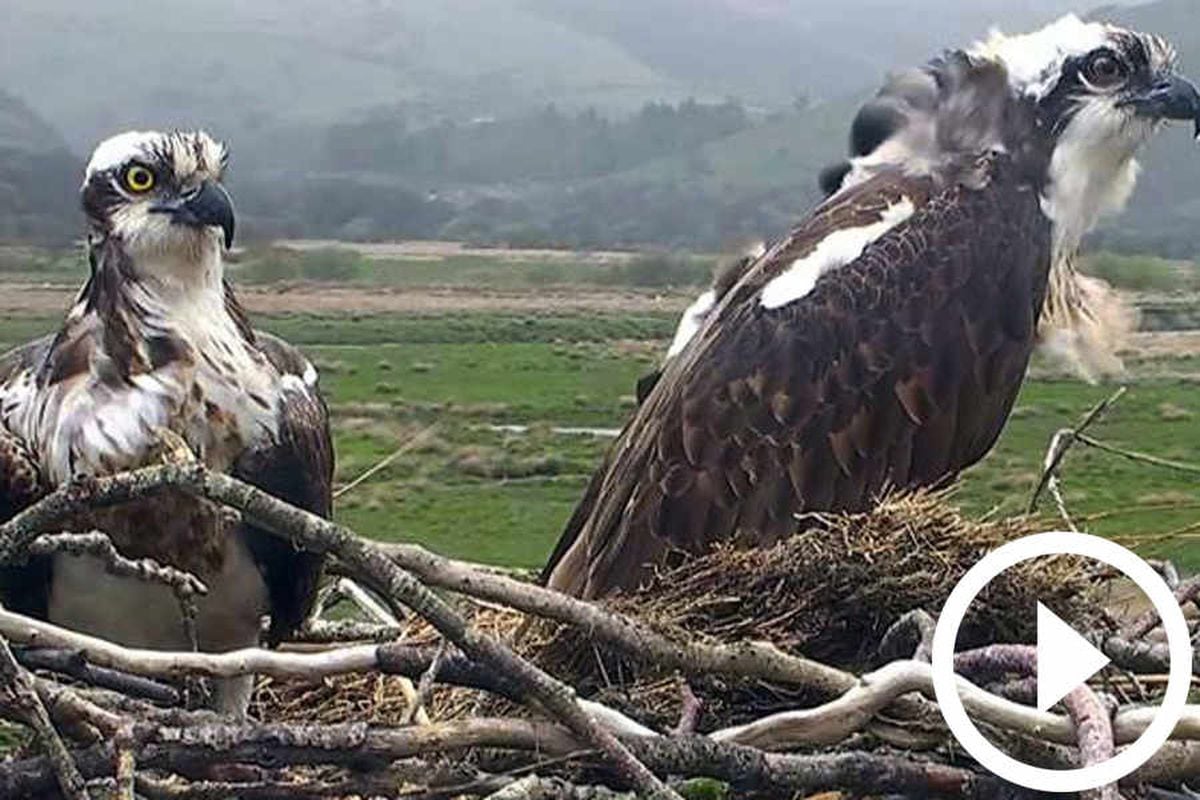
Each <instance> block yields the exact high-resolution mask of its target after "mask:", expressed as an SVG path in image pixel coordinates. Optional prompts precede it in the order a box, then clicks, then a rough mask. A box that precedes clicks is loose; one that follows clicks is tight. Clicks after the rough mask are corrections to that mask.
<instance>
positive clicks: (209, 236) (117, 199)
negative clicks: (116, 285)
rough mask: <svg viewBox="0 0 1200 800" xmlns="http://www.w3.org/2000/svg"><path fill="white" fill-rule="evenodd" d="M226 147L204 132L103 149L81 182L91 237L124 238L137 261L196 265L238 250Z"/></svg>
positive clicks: (144, 138) (123, 139)
mask: <svg viewBox="0 0 1200 800" xmlns="http://www.w3.org/2000/svg"><path fill="white" fill-rule="evenodd" d="M227 159H228V154H227V152H226V149H225V146H224V145H223V144H221V143H220V142H217V141H216V140H214V139H213V138H212V137H211V136H209V135H208V134H207V133H204V132H203V131H197V132H181V131H176V132H173V133H158V132H153V131H151V132H142V131H129V132H126V133H121V134H118V135H116V136H113V137H112V138H110V139H106V140H105V141H103V142H101V143H100V145H99V146H98V147H97V148H96V151H95V152H94V153H93V154H92V158H91V160H90V161H89V162H88V166H87V172H86V174H85V176H84V179H83V188H82V195H83V210H84V213H85V214H86V215H87V218H88V222H89V224H90V225H91V228H92V230H93V232H94V233H95V234H96V235H98V236H99V237H101V238H107V237H114V236H115V237H118V238H119V239H120V241H121V244H122V246H123V248H124V249H125V250H126V252H128V253H129V254H130V255H131V256H133V257H134V259H135V260H140V258H141V257H148V258H155V257H158V258H172V257H174V258H181V259H182V260H185V261H189V262H191V261H196V260H197V259H198V258H200V257H201V256H203V254H204V253H206V252H210V251H212V252H217V253H219V252H220V248H221V246H222V245H224V247H226V248H228V247H230V246H231V245H232V244H233V233H234V213H233V202H232V201H231V200H230V198H229V194H228V193H227V192H226V191H225V188H224V187H223V186H221V177H222V175H223V174H224V171H225V164H226V162H227Z"/></svg>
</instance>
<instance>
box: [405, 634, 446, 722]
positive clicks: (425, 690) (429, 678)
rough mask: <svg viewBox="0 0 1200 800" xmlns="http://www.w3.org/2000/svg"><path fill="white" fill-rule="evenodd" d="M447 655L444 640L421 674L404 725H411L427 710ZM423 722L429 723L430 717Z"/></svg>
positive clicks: (406, 711) (406, 710) (406, 712)
mask: <svg viewBox="0 0 1200 800" xmlns="http://www.w3.org/2000/svg"><path fill="white" fill-rule="evenodd" d="M445 657H446V642H445V641H442V642H441V644H439V645H438V648H437V652H435V653H434V654H433V660H432V661H430V662H429V669H427V670H425V672H424V673H422V674H421V682H420V683H418V684H417V694H416V697H414V698H413V699H412V701H411V702H410V703H409V705H408V708H407V709H405V711H404V717H403V724H404V725H411V724H412V722H413V720H414V719H415V718H416V717H417V715H418V714H421V712H422V711H424V710H425V706H426V705H428V704H429V698H430V696H431V695H432V694H433V684H434V681H436V680H437V676H438V671H439V670H441V668H442V659H444V658H445ZM422 724H424V725H428V724H429V720H428V718H425V719H424V721H423V722H422Z"/></svg>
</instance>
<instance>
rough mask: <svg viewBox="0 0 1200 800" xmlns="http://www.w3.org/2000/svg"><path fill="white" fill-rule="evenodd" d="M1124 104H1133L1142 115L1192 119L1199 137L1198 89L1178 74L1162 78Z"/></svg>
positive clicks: (1199, 99) (1199, 109)
mask: <svg viewBox="0 0 1200 800" xmlns="http://www.w3.org/2000/svg"><path fill="white" fill-rule="evenodd" d="M1124 105H1130V106H1133V107H1134V109H1135V110H1136V111H1137V113H1138V114H1139V115H1141V116H1144V117H1154V118H1155V119H1183V120H1192V121H1193V122H1194V123H1195V125H1196V138H1197V139H1200V91H1197V89H1196V86H1195V84H1193V83H1192V82H1191V81H1189V80H1188V79H1187V78H1183V77H1180V76H1178V75H1171V76H1169V77H1166V78H1163V79H1162V80H1160V81H1158V82H1157V83H1155V84H1154V85H1153V86H1151V87H1150V88H1149V89H1148V90H1147V91H1145V92H1143V93H1142V94H1140V95H1138V96H1136V97H1133V98H1131V99H1130V100H1127V101H1126V102H1125V103H1124Z"/></svg>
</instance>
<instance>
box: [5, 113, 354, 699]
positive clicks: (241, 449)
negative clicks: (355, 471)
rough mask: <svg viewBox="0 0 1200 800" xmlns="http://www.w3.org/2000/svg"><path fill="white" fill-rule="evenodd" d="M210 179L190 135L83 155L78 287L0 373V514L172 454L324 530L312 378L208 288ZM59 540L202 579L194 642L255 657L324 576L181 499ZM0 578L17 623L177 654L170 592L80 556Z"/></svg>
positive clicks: (98, 518) (218, 241) (217, 274)
mask: <svg viewBox="0 0 1200 800" xmlns="http://www.w3.org/2000/svg"><path fill="white" fill-rule="evenodd" d="M225 164H226V150H225V147H224V146H223V145H221V144H219V143H218V142H216V141H214V140H213V139H212V138H210V137H209V136H208V135H207V134H205V133H202V132H198V133H181V132H176V133H167V134H164V133H146V132H130V133H123V134H121V135H119V136H115V137H113V138H111V139H108V140H107V141H105V142H103V143H102V144H101V145H100V146H99V147H97V149H96V151H95V153H94V154H93V156H92V158H91V161H90V162H89V164H88V166H87V172H86V176H85V178H84V181H83V188H82V202H83V210H84V212H85V214H86V217H87V222H88V237H87V252H88V261H89V263H90V265H91V274H90V276H89V278H88V280H87V282H86V284H85V285H84V287H83V289H82V290H81V291H80V293H79V296H78V298H77V300H76V302H75V304H74V306H72V307H71V309H70V311H69V312H68V313H67V315H66V319H65V320H64V322H63V324H62V327H61V328H60V330H59V331H58V333H57V334H54V335H53V336H48V337H46V338H43V339H39V340H36V341H33V342H30V343H29V344H27V345H25V346H24V347H20V348H18V349H16V350H14V351H12V352H10V353H8V354H7V355H6V356H4V358H3V360H2V361H0V518H3V519H8V518H9V517H11V516H12V515H13V514H15V513H17V512H18V511H20V510H21V509H22V508H24V507H25V506H27V505H29V504H30V503H32V502H34V501H35V500H36V499H37V498H38V497H39V496H41V495H42V494H44V493H46V492H47V491H50V490H52V489H53V488H54V487H56V486H61V485H62V484H64V483H67V482H69V481H72V480H78V479H85V478H88V477H95V476H101V475H109V474H113V473H116V472H120V471H123V470H129V469H134V468H137V467H141V466H146V465H149V464H153V463H158V462H160V461H162V460H163V459H164V458H178V457H181V456H182V457H184V458H193V457H194V458H196V459H199V460H200V461H202V462H203V463H204V464H205V465H206V466H208V467H209V468H210V469H213V470H219V471H222V472H226V473H229V474H231V475H234V476H236V477H238V478H241V479H242V480H245V481H247V482H249V483H252V484H255V485H256V486H258V487H260V488H262V489H264V490H266V491H268V492H270V493H271V494H273V495H275V496H276V497H279V498H281V499H283V500H286V501H288V502H290V503H292V504H294V505H297V506H300V507H302V508H305V509H307V510H308V511H311V512H313V513H316V514H320V515H322V516H326V517H328V516H329V514H330V511H331V483H332V470H333V452H332V447H331V444H330V434H329V421H328V415H327V411H326V407H325V404H324V402H323V400H322V398H321V396H320V394H319V392H318V387H317V372H316V370H315V369H314V368H313V366H312V364H310V363H309V362H308V361H307V360H305V359H304V357H303V356H301V355H300V353H299V352H298V351H296V350H295V349H294V348H292V347H291V346H289V345H287V344H286V343H284V342H282V341H280V340H279V339H276V338H274V337H272V336H269V335H267V334H264V333H261V332H257V331H255V330H253V329H252V328H251V326H250V324H249V323H248V321H247V319H246V316H245V314H244V313H243V311H242V309H241V307H240V306H239V305H238V302H237V299H236V298H235V296H234V294H233V292H232V290H231V289H230V287H229V285H228V283H227V282H226V280H225V271H224V264H223V252H224V250H226V249H227V248H228V247H229V246H230V245H231V243H232V241H233V234H234V212H233V205H232V203H231V201H230V198H229V195H228V194H227V193H226V191H225V189H224V188H223V187H222V185H221V179H222V175H223V173H224V170H225ZM184 450H186V452H181V451H184ZM67 527H68V529H70V530H101V531H104V532H105V533H107V534H108V535H109V537H110V538H111V539H112V540H113V542H114V544H115V545H116V547H117V548H118V550H120V551H121V553H122V554H124V555H125V556H127V557H130V558H152V559H155V560H156V561H158V562H160V563H163V564H168V565H171V566H174V567H177V568H180V569H184V570H187V571H189V572H191V573H193V574H194V575H196V576H197V577H199V578H200V579H201V580H203V581H204V582H205V584H207V587H208V590H209V591H208V594H207V595H206V596H205V597H202V598H199V604H198V613H197V618H196V627H195V634H196V638H197V644H198V645H199V647H200V648H201V649H203V650H207V651H224V650H231V649H236V648H241V647H247V646H253V645H257V644H258V643H259V641H260V639H261V636H262V630H263V626H262V621H263V617H264V616H269V617H270V626H269V628H268V630H267V639H268V641H269V642H270V643H277V642H278V641H279V640H280V639H281V638H282V637H284V636H286V635H287V634H288V633H290V632H291V631H292V630H293V629H295V628H296V627H297V626H298V625H300V623H301V622H302V621H303V620H304V619H305V617H306V616H307V615H308V613H309V611H310V609H311V606H312V603H313V599H314V595H315V591H316V586H317V581H318V578H319V575H320V571H321V558H320V557H319V556H317V555H314V554H311V553H304V552H300V551H297V550H295V549H294V548H293V547H292V546H291V545H289V544H288V543H286V542H284V541H283V540H281V539H279V538H277V537H274V536H272V535H270V534H268V533H267V532H266V531H263V530H260V529H258V528H256V527H254V526H252V525H249V524H246V523H243V522H240V521H239V520H237V519H235V518H233V517H232V516H231V515H229V514H227V513H224V511H223V510H222V509H221V508H219V507H217V506H216V505H214V504H212V503H209V502H207V501H204V500H198V499H196V498H193V497H191V496H189V495H186V494H184V493H182V492H167V493H164V494H161V495H158V496H156V497H153V498H150V499H146V500H141V501H138V502H134V503H131V504H127V505H125V506H120V507H117V508H115V509H111V510H104V511H96V512H93V513H88V514H85V515H82V516H81V517H80V518H76V519H72V520H70V521H69V525H68V526H67ZM0 579H2V586H0V589H2V590H3V598H4V603H5V604H6V605H7V606H8V607H9V608H12V609H14V610H18V611H21V612H23V613H27V614H32V615H36V616H38V617H42V618H46V619H49V620H50V621H52V622H54V623H56V624H59V625H63V626H66V627H69V628H72V629H75V630H79V631H83V632H86V633H89V634H93V635H97V636H101V637H104V638H106V639H110V640H112V641H116V642H119V643H122V644H125V645H128V646H133V647H145V648H158V649H187V648H188V647H189V646H190V643H189V640H188V639H189V637H187V636H185V631H184V627H183V624H182V621H181V616H180V612H179V609H178V606H177V603H176V601H175V599H174V596H173V595H172V593H171V592H170V590H168V589H167V588H166V587H163V586H159V585H152V584H148V583H141V582H137V581H133V580H129V579H122V578H116V577H113V576H112V575H109V574H107V573H106V571H105V569H104V567H103V565H102V564H101V563H100V562H99V561H97V560H96V559H94V558H92V557H82V556H69V555H56V556H54V557H53V558H52V559H50V558H44V559H39V560H34V561H32V562H30V563H28V564H25V565H17V566H13V567H8V568H6V569H4V570H3V572H2V573H0ZM251 683H252V682H251V681H250V680H249V679H247V680H241V681H227V682H223V683H221V684H219V685H218V686H217V692H216V698H215V700H216V706H217V707H218V708H219V709H221V710H224V711H229V712H241V711H244V709H245V707H246V703H247V702H248V700H249V690H250V687H251Z"/></svg>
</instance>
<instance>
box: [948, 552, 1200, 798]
mask: <svg viewBox="0 0 1200 800" xmlns="http://www.w3.org/2000/svg"><path fill="white" fill-rule="evenodd" d="M1060 554H1068V555H1077V556H1086V557H1088V558H1094V559H1096V560H1097V561H1102V562H1104V563H1105V564H1108V565H1109V566H1111V567H1115V568H1116V569H1118V570H1120V571H1121V572H1122V573H1124V574H1125V576H1126V577H1128V578H1129V579H1130V580H1132V581H1133V582H1134V583H1135V584H1136V585H1137V587H1138V588H1139V589H1141V590H1142V591H1143V592H1144V593H1145V594H1146V596H1147V597H1148V598H1149V599H1150V602H1151V603H1152V604H1153V605H1154V608H1155V610H1156V611H1157V612H1158V615H1159V618H1160V619H1161V620H1162V622H1163V628H1164V629H1165V630H1166V633H1167V643H1168V649H1169V652H1170V655H1171V664H1170V669H1169V673H1168V678H1167V689H1166V693H1165V696H1164V698H1163V702H1162V705H1161V706H1160V707H1159V710H1158V713H1157V714H1155V715H1154V720H1153V721H1152V722H1151V723H1150V725H1149V726H1147V728H1146V730H1145V731H1143V732H1142V735H1141V736H1139V737H1138V739H1137V741H1136V742H1134V743H1133V744H1132V745H1130V746H1129V747H1127V748H1125V749H1124V750H1122V751H1121V752H1120V753H1118V754H1117V755H1115V756H1113V757H1112V758H1110V759H1108V760H1107V761H1105V762H1103V763H1101V764H1095V765H1093V766H1090V767H1082V768H1078V769H1069V770H1055V769H1045V768H1042V767H1035V766H1033V765H1032V764H1026V763H1024V762H1021V761H1018V760H1017V759H1015V758H1013V757H1012V756H1010V755H1008V754H1007V753H1005V752H1003V751H1002V750H1000V749H999V748H997V747H996V746H995V745H993V744H992V743H991V742H989V741H988V740H987V739H986V738H984V736H983V734H982V733H980V732H979V729H978V728H976V727H975V724H974V723H973V722H971V718H970V717H969V716H967V712H966V710H965V709H964V708H963V704H962V699H961V698H960V697H959V696H958V681H959V680H960V679H959V678H958V677H957V676H956V675H955V674H954V647H955V644H956V640H957V639H958V629H959V627H960V626H961V625H962V621H963V618H964V617H965V616H966V613H967V610H968V608H969V607H970V605H971V602H972V601H973V600H974V599H975V597H976V595H978V594H979V593H980V592H981V591H982V590H983V588H984V587H985V586H987V585H988V584H989V583H990V582H991V581H992V580H993V579H994V578H995V577H996V576H997V575H999V574H1000V573H1001V572H1003V571H1004V570H1006V569H1009V568H1010V567H1012V566H1014V565H1016V564H1018V563H1020V562H1022V561H1027V560H1029V559H1031V558H1037V557H1038V556H1049V555H1060ZM931 660H932V664H931V667H932V672H933V690H934V695H935V696H936V698H937V703H938V706H939V707H940V708H941V711H942V716H943V718H944V719H945V720H946V725H947V726H949V728H950V732H951V733H952V734H954V737H955V738H956V739H957V740H958V742H959V743H960V744H961V745H962V746H963V747H964V748H965V749H966V751H967V752H968V753H970V754H971V756H972V757H973V758H974V759H975V760H976V761H978V762H979V763H980V764H982V765H983V767H984V768H985V769H987V770H989V771H990V772H992V773H994V774H996V775H997V776H999V777H1000V778H1003V779H1004V780H1006V781H1009V782H1011V783H1015V784H1017V785H1019V786H1023V787H1025V788H1027V789H1037V790H1041V791H1046V792H1083V791H1088V790H1090V789H1098V788H1100V787H1101V786H1107V785H1109V784H1113V783H1116V782H1117V781H1119V780H1120V779H1121V778H1124V777H1125V776H1126V775H1129V774H1130V773H1131V772H1133V771H1134V770H1136V769H1137V768H1138V767H1140V766H1142V765H1143V764H1145V763H1146V762H1147V761H1149V760H1150V758H1151V757H1152V756H1153V755H1154V754H1155V753H1156V752H1157V751H1158V749H1159V748H1161V747H1162V746H1163V745H1164V744H1165V743H1166V742H1167V739H1168V738H1170V736H1171V732H1172V731H1173V730H1174V728H1175V725H1176V723H1178V722H1179V719H1180V717H1181V716H1183V710H1184V706H1185V705H1187V699H1188V691H1189V689H1190V688H1191V677H1192V645H1191V639H1190V636H1189V634H1188V628H1187V622H1186V621H1185V620H1184V618H1183V611H1182V609H1180V607H1179V604H1178V603H1177V602H1176V601H1175V597H1174V595H1173V594H1172V592H1171V589H1170V588H1169V587H1168V586H1167V584H1166V583H1165V582H1164V581H1163V579H1162V578H1161V577H1160V576H1159V574H1158V573H1157V572H1155V571H1154V569H1153V568H1152V567H1151V566H1150V565H1149V564H1147V563H1146V562H1145V561H1143V560H1142V559H1141V558H1139V557H1138V556H1137V555H1136V554H1134V553H1133V552H1132V551H1130V550H1127V549H1126V548H1124V547H1122V546H1121V545H1119V544H1117V543H1115V542H1111V541H1109V540H1108V539H1102V538H1100V537H1098V536H1092V535H1090V534H1086V533H1067V532H1063V531H1054V532H1051V533H1040V534H1036V535H1033V536H1025V537H1023V538H1021V539H1017V540H1016V541H1013V542H1009V543H1008V544H1005V545H1003V546H1001V547H999V548H997V549H996V550H993V551H992V552H990V553H988V554H987V555H986V556H984V557H983V559H982V560H980V561H979V563H977V564H975V566H973V567H971V569H969V570H967V574H966V575H964V576H963V577H962V580H960V581H959V582H958V584H957V585H956V586H955V587H954V589H953V591H951V592H950V597H949V598H947V599H946V604H945V605H944V606H943V607H942V613H941V616H940V618H939V619H938V623H937V628H936V629H935V631H934V635H933V653H932V659H931Z"/></svg>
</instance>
